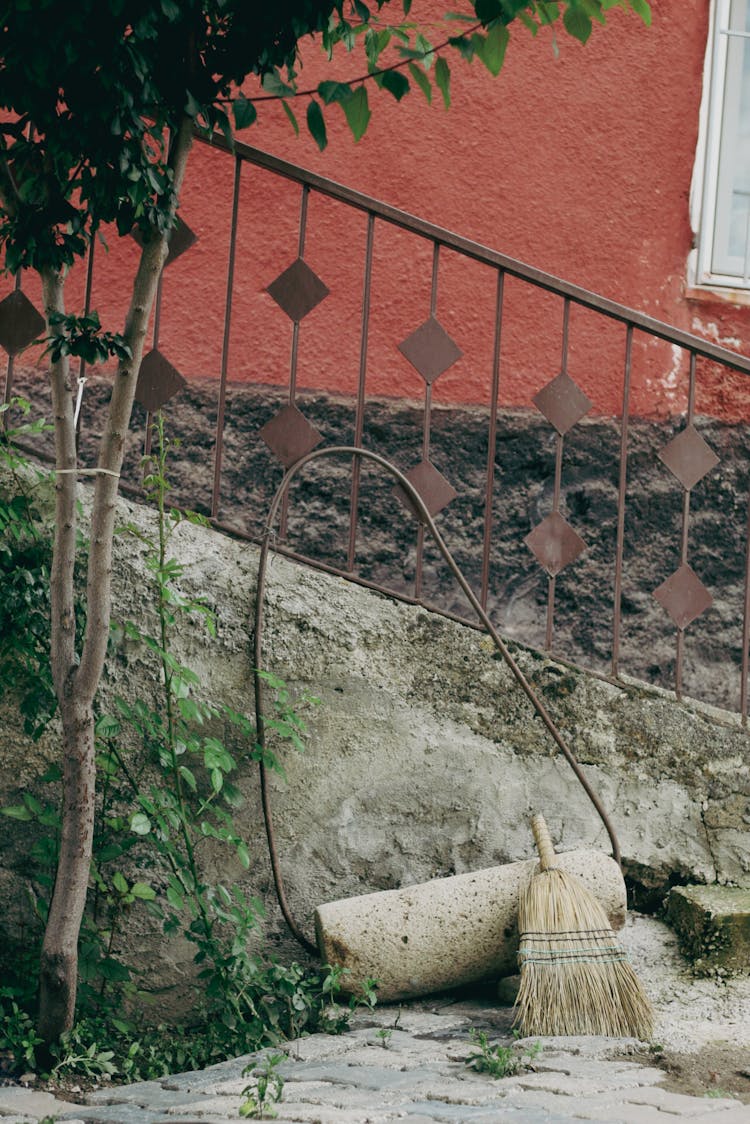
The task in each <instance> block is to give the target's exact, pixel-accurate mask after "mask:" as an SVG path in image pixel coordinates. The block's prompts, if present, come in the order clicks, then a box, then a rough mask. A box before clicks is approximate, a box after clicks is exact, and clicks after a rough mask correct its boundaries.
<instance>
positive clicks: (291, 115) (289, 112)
mask: <svg viewBox="0 0 750 1124" xmlns="http://www.w3.org/2000/svg"><path fill="white" fill-rule="evenodd" d="M281 107H282V109H283V110H284V113H286V115H287V117H288V118H289V120H290V121H291V123H292V128H293V129H294V131H295V133H296V134H297V136H299V125H298V124H297V118H296V117H295V116H294V113H293V111H292V107H291V106H290V105H288V104H287V102H285V101H284V100H283V98H282V101H281Z"/></svg>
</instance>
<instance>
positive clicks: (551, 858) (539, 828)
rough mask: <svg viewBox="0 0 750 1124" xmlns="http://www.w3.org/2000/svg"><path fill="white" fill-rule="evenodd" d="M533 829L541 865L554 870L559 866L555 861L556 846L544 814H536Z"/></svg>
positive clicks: (545, 868) (543, 868)
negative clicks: (553, 844) (553, 843)
mask: <svg viewBox="0 0 750 1124" xmlns="http://www.w3.org/2000/svg"><path fill="white" fill-rule="evenodd" d="M531 830H532V831H533V833H534V842H535V843H536V849H537V851H538V852H539V865H540V866H541V868H542V870H554V869H556V868H557V863H556V862H555V858H556V855H555V848H554V847H553V846H552V837H551V836H550V833H549V828H548V827H547V824H546V821H545V819H544V816H541V815H536V816H532V819H531Z"/></svg>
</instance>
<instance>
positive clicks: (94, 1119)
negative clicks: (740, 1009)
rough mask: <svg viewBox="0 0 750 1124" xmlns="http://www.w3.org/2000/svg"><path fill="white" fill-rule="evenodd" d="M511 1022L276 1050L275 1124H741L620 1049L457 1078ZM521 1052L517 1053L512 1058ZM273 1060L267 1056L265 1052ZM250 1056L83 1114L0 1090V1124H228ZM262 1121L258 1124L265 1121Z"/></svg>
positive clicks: (461, 1019) (605, 1043) (418, 1026)
mask: <svg viewBox="0 0 750 1124" xmlns="http://www.w3.org/2000/svg"><path fill="white" fill-rule="evenodd" d="M510 1017H511V1012H510V1011H509V1009H508V1008H506V1007H500V1006H491V1005H489V1004H488V1003H487V1002H482V1001H480V1000H469V1001H456V1002H452V1001H450V1000H448V999H442V1000H432V1001H430V1000H422V1001H420V1002H418V1003H414V1004H410V1005H408V1006H405V1007H403V1008H397V1007H383V1008H381V1009H376V1010H375V1011H374V1012H368V1013H367V1015H366V1016H359V1017H358V1018H357V1019H355V1021H354V1023H353V1026H352V1029H351V1030H350V1031H348V1032H347V1033H346V1034H343V1035H341V1036H340V1037H331V1036H328V1035H323V1034H316V1035H313V1036H312V1037H310V1038H304V1039H300V1040H298V1041H296V1042H292V1043H286V1044H285V1048H284V1052H285V1054H286V1057H285V1058H284V1060H283V1062H282V1063H281V1064H280V1065H279V1066H278V1071H279V1073H280V1074H281V1076H282V1077H283V1078H284V1086H283V1091H282V1097H281V1101H280V1103H279V1104H277V1105H276V1106H275V1110H276V1112H277V1116H276V1120H277V1121H278V1124H291V1122H299V1124H381V1122H386V1121H396V1120H399V1121H404V1122H405V1124H430V1122H431V1121H432V1122H439V1124H444V1122H448V1124H452V1122H454V1121H455V1122H456V1124H462V1122H464V1121H466V1122H467V1124H491V1122H503V1121H507V1122H508V1124H558V1122H560V1124H562V1122H564V1121H571V1120H588V1121H600V1122H606V1124H652V1122H653V1124H670V1122H674V1124H677V1121H679V1120H684V1121H690V1124H750V1105H745V1104H742V1103H741V1102H739V1101H737V1100H734V1099H731V1098H728V1097H716V1098H714V1097H692V1096H684V1095H682V1094H678V1093H671V1092H667V1091H666V1090H664V1089H662V1088H661V1087H660V1082H661V1081H662V1080H663V1078H664V1074H663V1073H662V1071H660V1070H659V1069H656V1068H654V1067H651V1066H647V1065H643V1064H642V1062H640V1061H636V1060H623V1058H622V1055H623V1053H625V1054H627V1051H628V1049H629V1048H633V1047H635V1045H636V1044H635V1043H634V1042H631V1041H630V1040H627V1039H604V1038H566V1039H555V1038H548V1039H541V1040H540V1042H541V1050H540V1052H539V1053H538V1055H537V1056H536V1057H535V1058H534V1059H533V1061H532V1063H531V1064H532V1065H533V1068H532V1069H529V1070H528V1071H526V1072H524V1073H521V1074H519V1075H517V1076H514V1077H507V1078H502V1079H495V1078H493V1077H491V1076H489V1075H487V1074H480V1073H475V1072H474V1071H473V1070H471V1069H469V1068H467V1066H466V1059H467V1056H468V1054H469V1053H470V1052H472V1051H473V1050H475V1049H476V1047H475V1045H474V1043H473V1042H472V1041H471V1039H470V1031H471V1030H472V1028H476V1029H479V1030H484V1031H485V1032H486V1033H487V1034H488V1037H489V1038H490V1040H491V1041H494V1040H496V1039H499V1038H506V1037H508V1036H509V1034H510ZM525 1045H528V1043H524V1042H520V1043H518V1045H517V1048H518V1049H520V1050H521V1051H523V1049H524V1046H525ZM275 1052H276V1053H278V1051H275ZM267 1053H274V1051H264V1052H262V1053H260V1054H258V1055H250V1056H246V1057H243V1058H237V1059H236V1060H234V1061H229V1062H223V1063H221V1064H220V1065H215V1066H212V1067H210V1068H209V1069H206V1070H202V1071H199V1072H195V1073H183V1074H178V1075H176V1076H173V1077H168V1078H164V1079H162V1080H160V1081H147V1082H142V1083H140V1084H137V1085H129V1086H121V1087H115V1088H108V1089H99V1090H97V1091H95V1092H93V1093H90V1094H88V1095H86V1096H85V1097H84V1098H83V1099H85V1102H86V1103H85V1104H81V1105H73V1104H70V1103H69V1102H63V1101H59V1100H55V1099H54V1097H52V1096H51V1095H50V1094H49V1093H40V1092H36V1091H33V1090H31V1089H24V1088H21V1087H7V1088H2V1089H0V1120H1V1121H2V1124H11V1122H13V1124H31V1122H33V1121H39V1120H40V1119H42V1118H43V1117H45V1116H51V1117H53V1118H54V1119H56V1120H59V1121H63V1120H67V1121H69V1122H70V1124H73V1122H74V1121H78V1122H79V1124H157V1122H158V1124H225V1122H226V1121H237V1120H240V1119H241V1117H240V1115H239V1109H240V1104H241V1103H242V1099H243V1098H242V1091H243V1089H244V1088H245V1086H246V1085H247V1084H248V1082H249V1081H250V1080H251V1078H249V1077H245V1076H243V1070H244V1069H245V1067H246V1066H247V1065H248V1064H249V1063H251V1062H253V1061H256V1062H257V1063H262V1061H263V1058H264V1056H265V1054H267ZM268 1118H269V1117H268V1116H266V1117H264V1119H268Z"/></svg>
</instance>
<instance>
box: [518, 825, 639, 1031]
mask: <svg viewBox="0 0 750 1124" xmlns="http://www.w3.org/2000/svg"><path fill="white" fill-rule="evenodd" d="M540 818H541V817H540ZM542 822H543V821H542ZM544 830H546V825H545V827H544ZM535 834H536V828H535ZM540 850H541V848H540ZM549 853H550V854H553V852H552V851H551V843H550V848H549ZM543 865H544V855H543ZM518 928H519V932H520V935H521V939H520V949H519V954H518V958H519V963H520V967H521V987H520V990H519V993H518V999H517V1001H516V1005H517V1014H516V1022H517V1023H519V1024H520V1026H521V1027H522V1030H523V1033H524V1034H525V1035H527V1036H528V1035H533V1034H539V1035H545V1036H546V1035H579V1034H601V1035H607V1036H611V1037H629V1038H640V1039H648V1038H650V1037H651V1035H652V1033H653V1020H654V1016H653V1010H652V1007H651V1004H650V1002H649V1000H648V998H647V996H646V994H645V992H644V991H643V988H642V986H641V983H640V981H639V980H638V978H637V976H636V974H635V972H634V971H633V969H632V967H631V966H630V964H629V963H628V961H627V955H626V953H625V952H624V950H623V949H622V948H621V947H620V945H619V944H618V941H617V939H616V937H615V934H614V932H613V931H612V927H611V926H610V923H609V918H608V917H607V915H606V913H605V911H604V909H603V908H602V906H601V905H600V904H599V902H598V901H597V900H596V898H595V897H594V896H593V895H592V894H591V893H589V891H588V890H587V889H586V887H585V886H584V885H583V884H582V883H581V882H580V881H579V880H578V879H577V878H576V877H575V876H574V875H572V874H568V873H567V872H566V871H563V870H560V869H559V868H557V867H550V868H549V869H542V871H541V872H540V873H538V874H535V875H534V876H533V877H532V878H531V880H530V882H529V884H528V886H527V887H526V889H525V890H524V892H523V893H522V894H521V898H520V901H519V907H518Z"/></svg>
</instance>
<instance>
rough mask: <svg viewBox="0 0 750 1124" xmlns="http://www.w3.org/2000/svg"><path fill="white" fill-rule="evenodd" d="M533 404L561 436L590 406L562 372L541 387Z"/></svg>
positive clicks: (587, 399) (577, 388)
mask: <svg viewBox="0 0 750 1124" xmlns="http://www.w3.org/2000/svg"><path fill="white" fill-rule="evenodd" d="M533 402H534V405H535V406H536V408H537V409H538V410H539V411H540V412H541V413H543V414H544V416H545V418H546V419H547V421H548V422H551V423H552V425H553V426H554V427H555V429H556V430H557V432H558V433H559V434H560V435H561V436H562V434H564V433H567V432H568V430H569V429H572V428H573V426H574V425H575V424H576V422H579V421H580V420H581V418H582V417H583V416H584V414H587V413H588V412H589V410H590V409H591V406H592V403H591V400H590V399H589V398H587V397H586V395H585V394H584V393H583V391H582V390H581V389H580V387H578V386H576V384H575V383H574V382H573V380H572V378H571V377H570V375H567V374H566V373H565V372H564V371H562V372H561V373H560V374H559V375H558V376H557V378H554V379H552V382H548V383H547V385H546V386H544V387H542V389H541V390H540V391H539V393H538V394H535V395H534V398H533Z"/></svg>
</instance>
